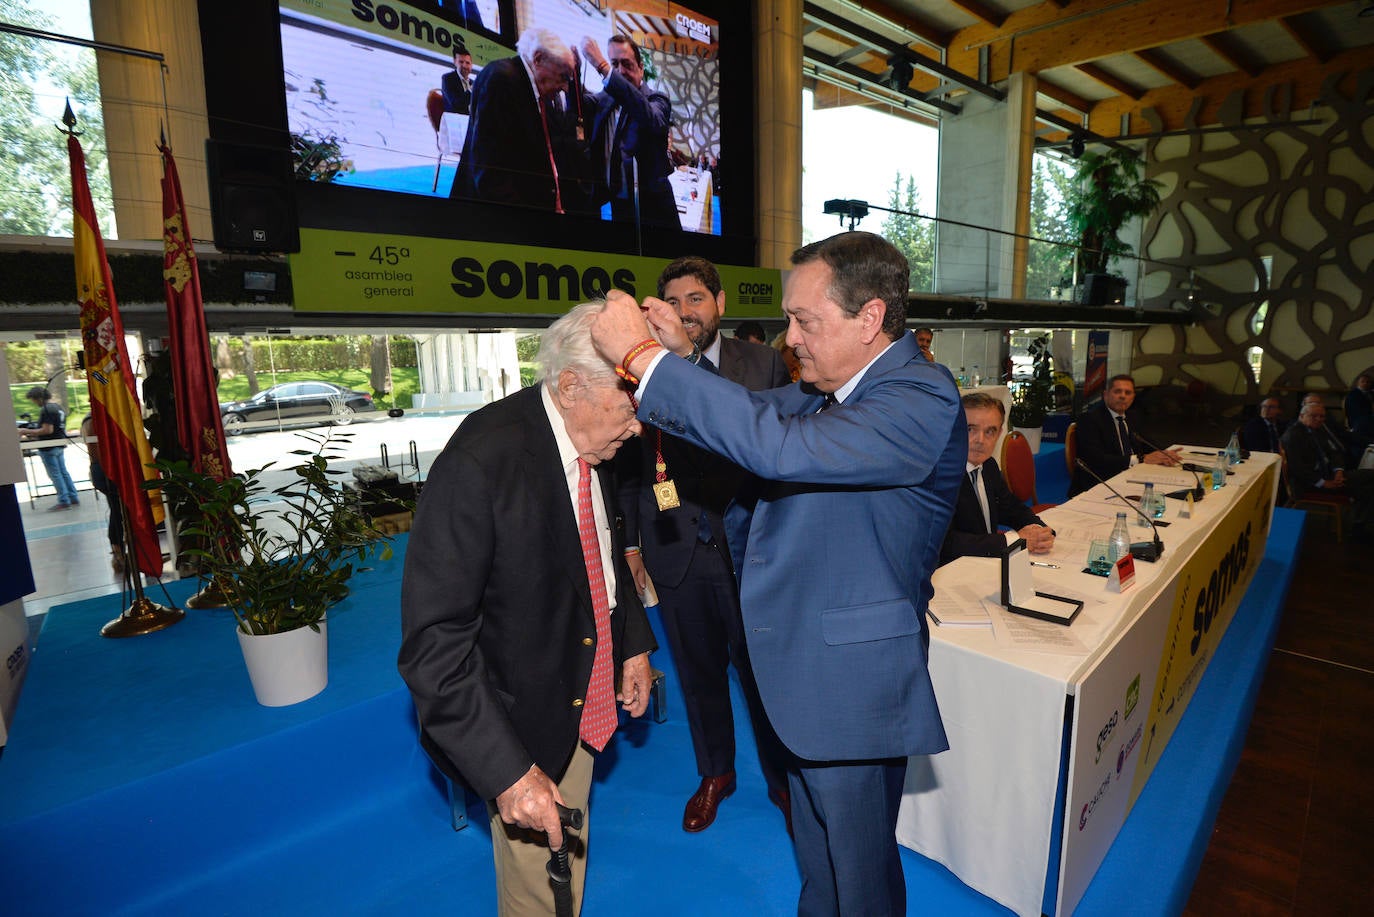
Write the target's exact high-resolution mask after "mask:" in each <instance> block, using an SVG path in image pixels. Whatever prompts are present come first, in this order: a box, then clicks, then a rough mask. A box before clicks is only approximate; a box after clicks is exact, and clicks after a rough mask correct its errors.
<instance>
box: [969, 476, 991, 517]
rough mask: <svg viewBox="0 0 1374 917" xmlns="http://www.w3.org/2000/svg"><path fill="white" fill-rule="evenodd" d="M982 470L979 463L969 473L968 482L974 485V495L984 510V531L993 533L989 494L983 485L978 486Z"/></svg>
mask: <svg viewBox="0 0 1374 917" xmlns="http://www.w3.org/2000/svg"><path fill="white" fill-rule="evenodd" d="M982 470H983V466H982V465H979V466H978V467H977V468H975V469H973V470H972V471H970V472H969V473H968V482H969V483H970V484H972V485H973V495H974V496H975V497H977V498H978V506H979V507H980V508H981V509H982V510H983V531H984V532H985V533H991V532H992V513H991V512H989V511H988V495H987V494H986V493H985V492H984V491H983V488H982V487H979V486H978V484H979V478H981V477H982V475H981V474H979V472H981V471H982Z"/></svg>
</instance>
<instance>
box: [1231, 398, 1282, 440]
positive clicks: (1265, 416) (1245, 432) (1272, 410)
mask: <svg viewBox="0 0 1374 917" xmlns="http://www.w3.org/2000/svg"><path fill="white" fill-rule="evenodd" d="M1287 429H1288V422H1287V421H1285V420H1284V419H1283V405H1282V404H1281V403H1280V402H1279V399H1278V398H1276V397H1274V396H1273V395H1270V396H1269V397H1268V398H1266V399H1264V400H1263V401H1261V402H1260V406H1259V416H1258V417H1252V418H1250V419H1249V420H1248V421H1246V422H1245V426H1243V427H1241V429H1240V444H1241V445H1242V446H1243V447H1245V448H1246V449H1249V450H1250V451H1251V452H1278V451H1279V440H1280V439H1281V438H1282V437H1283V433H1284V431H1285V430H1287Z"/></svg>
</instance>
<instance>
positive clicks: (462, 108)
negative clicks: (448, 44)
mask: <svg viewBox="0 0 1374 917" xmlns="http://www.w3.org/2000/svg"><path fill="white" fill-rule="evenodd" d="M440 86H441V88H442V90H443V93H444V111H451V112H453V113H454V114H459V115H466V114H468V113H469V111H470V109H471V107H472V55H471V54H469V53H468V49H467V46H466V45H464V44H462V43H461V42H459V43H456V44H454V46H453V69H452V70H450V71H449V72H448V73H445V74H444V78H443V81H442V82H441V84H440Z"/></svg>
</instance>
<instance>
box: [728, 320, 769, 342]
mask: <svg viewBox="0 0 1374 917" xmlns="http://www.w3.org/2000/svg"><path fill="white" fill-rule="evenodd" d="M735 339H736V340H739V341H748V342H749V343H751V344H763V345H765V346H767V344H768V335H766V334H764V332H763V326H762V325H760V324H759V323H758V322H755V321H747V322H740V323H739V324H738V325H737V326H736V327H735Z"/></svg>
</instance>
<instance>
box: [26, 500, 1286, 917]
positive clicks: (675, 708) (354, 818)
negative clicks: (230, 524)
mask: <svg viewBox="0 0 1374 917" xmlns="http://www.w3.org/2000/svg"><path fill="white" fill-rule="evenodd" d="M1302 519H1303V516H1302V514H1300V513H1295V512H1291V511H1285V510H1279V511H1277V512H1276V514H1275V520H1274V526H1273V529H1272V532H1271V536H1270V540H1269V544H1268V547H1267V550H1266V555H1265V560H1264V562H1263V564H1262V566H1261V567H1260V570H1259V572H1258V574H1257V576H1256V580H1255V582H1254V584H1253V585H1252V586H1251V588H1250V590H1249V593H1248V595H1247V596H1246V598H1245V600H1244V602H1243V603H1242V605H1241V608H1240V610H1239V611H1238V612H1237V615H1236V618H1235V621H1234V623H1233V624H1232V625H1231V627H1230V628H1229V630H1228V633H1227V635H1226V637H1225V639H1224V641H1223V642H1222V644H1221V647H1220V648H1219V650H1218V653H1217V655H1216V656H1215V658H1214V659H1213V661H1212V663H1211V665H1210V666H1209V668H1208V670H1207V674H1206V676H1205V677H1204V679H1203V681H1202V683H1201V684H1200V686H1199V690H1198V694H1197V697H1196V699H1195V700H1194V701H1193V703H1192V705H1191V706H1190V708H1189V711H1188V713H1187V715H1186V716H1185V717H1184V719H1183V721H1182V723H1181V725H1180V726H1179V728H1178V730H1177V732H1176V733H1175V735H1174V738H1173V740H1172V741H1171V742H1170V744H1169V746H1168V748H1167V749H1166V751H1165V754H1164V755H1163V757H1162V758H1161V760H1160V763H1159V764H1158V766H1157V768H1156V771H1155V774H1154V777H1153V778H1152V780H1151V782H1150V783H1149V785H1148V786H1147V787H1146V789H1145V791H1144V794H1143V795H1142V796H1141V799H1140V801H1139V803H1138V804H1137V805H1136V808H1135V811H1134V813H1133V814H1132V816H1131V819H1130V821H1129V822H1128V823H1127V825H1126V828H1125V830H1124V831H1123V833H1122V835H1121V836H1120V838H1118V840H1117V843H1116V845H1115V846H1114V847H1113V849H1112V851H1111V853H1110V854H1109V855H1108V858H1107V860H1106V862H1105V863H1104V864H1103V866H1102V868H1101V870H1100V871H1099V873H1098V876H1097V878H1096V880H1095V881H1094V882H1093V884H1092V886H1091V887H1090V888H1089V890H1088V893H1087V896H1086V897H1085V899H1084V901H1083V904H1082V905H1081V906H1080V908H1079V913H1081V914H1103V913H1125V914H1175V913H1178V912H1179V911H1180V910H1181V908H1182V904H1183V902H1184V901H1186V898H1187V894H1188V890H1189V888H1190V887H1191V884H1192V880H1193V876H1194V875H1195V874H1196V870H1197V864H1198V862H1199V861H1200V858H1201V855H1202V851H1203V850H1204V849H1205V847H1206V840H1207V837H1208V835H1209V834H1210V830H1211V825H1212V822H1213V820H1214V819H1215V815H1216V810H1217V807H1218V806H1219V805H1220V800H1221V796H1222V795H1223V793H1224V791H1225V787H1226V784H1227V782H1228V781H1229V779H1230V775H1231V772H1232V770H1233V768H1234V765H1235V761H1236V758H1237V756H1238V754H1239V749H1240V747H1241V745H1242V744H1243V741H1244V734H1245V729H1246V726H1247V724H1248V722H1249V717H1250V711H1251V710H1252V708H1253V704H1254V698H1255V694H1256V693H1257V690H1258V686H1259V683H1260V681H1261V680H1262V678H1263V672H1264V667H1265V662H1266V660H1267V658H1268V654H1269V652H1270V650H1271V648H1272V645H1273V639H1274V633H1275V630H1276V627H1277V622H1278V618H1279V614H1280V611H1281V609H1282V607H1283V603H1284V597H1285V595H1286V592H1287V588H1288V582H1289V579H1290V575H1291V565H1292V563H1293V558H1294V555H1295V554H1296V547H1297V544H1298V541H1299V539H1300V538H1301V529H1302ZM403 554H404V539H402V540H400V542H399V543H398V550H397V558H396V559H395V560H393V561H392V562H391V564H390V565H379V569H378V570H377V571H375V572H374V573H369V574H367V575H366V577H365V578H364V579H363V580H362V581H360V588H359V589H358V590H357V591H356V592H355V595H354V596H353V597H351V599H350V607H349V608H348V610H347V613H346V614H341V615H339V616H338V618H337V620H336V621H335V623H334V624H333V625H332V626H331V634H330V636H331V684H330V686H329V688H328V689H327V690H326V691H325V693H324V694H323V695H321V696H320V697H318V698H315V699H313V700H311V701H308V702H306V703H304V704H301V705H298V706H296V707H290V708H283V709H281V710H270V709H267V708H262V707H258V706H257V705H256V704H255V703H254V702H253V700H252V695H251V692H250V690H249V687H248V683H247V678H246V675H244V674H243V672H242V663H241V661H240V660H239V659H238V658H237V654H238V649H237V646H236V645H235V643H234V640H233V636H232V634H231V633H229V626H228V624H227V622H226V621H225V620H224V615H223V613H219V614H218V615H216V614H210V615H207V614H206V613H203V612H200V613H196V612H193V613H191V616H190V617H189V618H188V620H187V621H186V622H183V623H182V624H180V625H177V627H175V628H172V629H170V630H169V631H166V632H163V634H161V635H152V636H150V637H146V638H138V640H137V641H103V640H100V639H99V638H98V637H97V638H92V637H91V634H92V632H93V630H92V629H98V627H99V624H100V623H101V622H103V621H104V620H106V619H108V618H109V617H112V616H113V613H114V611H117V609H112V607H111V604H110V599H108V598H107V599H100V600H90V601H87V602H82V603H77V604H74V605H70V606H65V607H62V608H59V609H56V610H54V611H53V612H52V613H51V614H50V616H49V621H48V623H47V626H46V627H45V630H44V633H43V635H42V638H41V643H40V645H39V648H38V653H37V654H36V655H35V665H34V669H33V671H31V673H30V680H29V683H28V684H27V685H26V688H25V696H24V698H23V703H22V704H21V709H20V715H19V717H18V718H17V720H16V723H15V729H14V731H13V733H12V742H11V747H10V748H9V749H7V751H6V753H5V755H4V756H3V758H0V863H4V864H5V866H4V875H5V880H4V884H5V900H6V905H5V909H4V910H5V913H7V914H16V915H28V914H34V915H38V914H44V915H47V914H101V915H104V914H112V913H114V914H243V915H250V914H251V915H260V914H293V915H313V914H319V915H326V914H328V915H338V914H375V915H392V914H396V913H406V914H411V915H427V914H434V915H440V914H442V915H445V917H449V915H453V914H455V913H457V914H491V913H495V898H494V891H493V877H492V864H491V853H490V840H489V836H488V833H487V827H486V810H485V807H484V805H483V804H482V803H480V802H478V801H474V802H473V803H471V804H470V805H469V806H468V815H469V818H470V820H471V825H470V827H468V828H467V829H466V830H464V831H460V832H454V831H452V830H451V828H450V827H449V813H448V806H447V802H446V800H445V798H444V791H443V787H442V786H441V784H440V782H439V781H438V779H437V777H436V775H435V773H434V771H433V770H432V769H431V768H430V767H429V766H428V764H427V762H426V761H425V759H424V757H423V755H422V754H421V753H420V752H419V750H418V747H417V746H416V744H415V737H414V736H415V727H414V724H413V714H412V712H411V708H410V704H409V698H408V696H407V695H406V693H405V690H404V688H403V687H402V686H401V683H400V680H399V678H398V677H397V676H396V674H395V667H394V659H395V653H396V649H397V645H398V643H399V634H398V633H397V632H396V631H397V627H396V623H395V622H396V591H395V590H396V588H397V586H396V583H397V579H398V577H397V571H398V570H399V564H400V563H401V558H402V557H403ZM185 588H186V587H184V586H182V587H181V592H182V595H184V593H185ZM657 625H658V622H657V620H655V626H656V627H657ZM200 628H209V629H213V630H215V631H216V633H215V634H210V635H208V636H206V637H205V639H197V632H198V630H199V629H200ZM218 631H223V633H222V634H218ZM660 633H661V629H660ZM663 642H664V641H663V640H662V639H660V644H663ZM192 643H195V644H197V645H199V644H205V645H206V647H207V648H204V649H198V650H196V651H195V652H194V653H193V652H192V651H191V650H190V649H189V646H190V645H191V644H192ZM654 662H655V665H656V666H657V667H658V668H660V669H663V670H664V671H665V672H666V673H667V674H668V678H669V719H668V721H667V722H666V723H662V724H658V723H653V722H650V721H648V720H647V718H646V720H642V721H626V722H625V723H624V726H623V728H622V730H621V733H620V734H619V735H618V737H617V738H616V740H615V741H614V742H612V744H611V746H610V748H609V749H608V752H607V753H606V754H603V755H602V756H601V758H600V759H599V761H598V765H597V785H596V788H595V790H594V791H593V812H594V825H593V837H592V841H591V858H590V865H589V870H588V892H587V898H586V911H585V912H586V913H587V914H622V913H628V912H631V911H632V910H636V909H640V908H644V909H646V910H647V911H649V912H651V913H653V914H656V915H684V917H685V915H692V917H696V915H702V914H743V913H748V914H751V915H757V917H766V915H779V917H781V915H790V914H793V913H795V910H796V899H797V894H798V891H799V887H800V883H799V878H798V875H797V871H796V866H795V861H794V858H793V855H792V851H791V845H790V842H789V841H788V838H787V835H786V834H785V832H784V830H783V823H782V817H781V815H780V814H779V813H778V812H777V810H776V809H774V808H773V806H772V805H771V804H769V803H768V801H767V799H766V798H765V791H764V784H763V780H762V778H761V777H760V776H759V773H758V765H757V760H756V757H755V754H754V750H753V743H752V738H751V737H750V735H749V732H748V729H747V726H746V725H745V723H744V719H743V717H744V714H743V713H742V712H741V713H739V714H738V716H739V721H738V724H737V731H738V733H739V736H738V738H739V749H740V751H739V761H738V765H737V770H738V771H739V789H738V791H737V793H736V794H735V795H734V796H733V797H732V798H731V799H729V800H728V801H727V802H726V803H725V804H724V805H723V806H722V807H721V812H720V816H719V818H718V819H717V821H716V823H715V825H713V826H712V827H711V828H710V829H709V830H708V831H706V832H704V833H702V834H695V835H689V834H686V833H684V832H683V831H682V829H681V827H680V823H681V816H682V807H683V804H684V803H685V802H686V798H687V796H688V795H689V794H690V793H691V791H692V790H693V789H694V788H695V785H696V781H697V776H696V773H695V767H694V764H693V756H692V751H691V740H690V737H689V735H688V731H687V727H686V723H685V722H684V721H683V720H682V718H681V703H680V695H679V693H678V691H677V686H676V677H675V673H674V672H673V667H672V661H671V659H670V658H669V656H668V653H667V652H666V650H663V651H660V652H659V653H657V654H655V657H654ZM341 673H348V675H347V677H346V678H345V677H343V675H342V674H341ZM735 691H736V698H735V700H736V703H735V706H736V710H737V711H743V710H744V704H743V701H742V699H741V697H740V696H739V691H738V686H737V685H736V686H735ZM152 698H159V700H157V701H155V702H154V701H153V700H151V699H152ZM902 862H903V866H904V868H905V870H906V877H907V886H908V892H909V895H910V901H911V911H912V913H931V914H960V915H965V914H972V915H978V914H1006V913H1008V912H1007V911H1006V910H1005V909H1004V908H1002V907H1001V906H999V905H997V904H995V903H994V902H992V901H990V900H988V899H987V898H984V897H983V896H981V895H979V894H977V893H975V892H973V891H971V890H969V889H968V888H967V887H965V886H964V885H963V884H962V883H960V882H959V881H958V880H957V879H955V878H954V877H953V876H952V875H951V874H950V873H949V872H948V871H947V870H946V869H944V867H942V866H940V865H938V864H935V863H932V862H930V861H928V860H926V859H924V858H923V857H920V856H918V855H917V854H914V853H912V852H911V851H907V850H903V851H902ZM1146 877H1148V878H1146Z"/></svg>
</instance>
